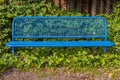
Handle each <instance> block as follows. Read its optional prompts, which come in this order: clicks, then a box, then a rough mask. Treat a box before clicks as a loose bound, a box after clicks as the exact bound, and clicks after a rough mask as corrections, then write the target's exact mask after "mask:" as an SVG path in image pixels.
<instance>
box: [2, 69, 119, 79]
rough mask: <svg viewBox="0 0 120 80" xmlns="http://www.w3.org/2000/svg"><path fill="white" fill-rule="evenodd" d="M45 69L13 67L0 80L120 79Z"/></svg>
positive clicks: (102, 75) (103, 75)
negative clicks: (15, 68)
mask: <svg viewBox="0 0 120 80" xmlns="http://www.w3.org/2000/svg"><path fill="white" fill-rule="evenodd" d="M44 71H45V73H44ZM44 71H40V72H36V73H35V72H32V71H25V72H19V71H16V70H14V69H12V70H8V71H6V72H5V73H3V74H2V75H1V76H0V80H120V77H119V78H114V79H112V78H110V77H109V76H108V75H107V74H101V75H100V76H94V75H91V74H87V73H70V72H69V71H68V72H62V71H61V70H57V71H56V72H50V71H47V70H44Z"/></svg>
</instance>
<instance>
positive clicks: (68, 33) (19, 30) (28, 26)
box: [12, 17, 106, 38]
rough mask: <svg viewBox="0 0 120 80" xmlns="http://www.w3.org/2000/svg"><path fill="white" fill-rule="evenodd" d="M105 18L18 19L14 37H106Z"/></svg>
mask: <svg viewBox="0 0 120 80" xmlns="http://www.w3.org/2000/svg"><path fill="white" fill-rule="evenodd" d="M104 21H105V19H104V18H103V17H17V18H15V19H14V20H13V24H12V28H13V36H14V37H21V38H22V37H23V38H24V37H28V38H29V37H35V38H38V37H41V38H50V37H51V38H58V37H59V38H65V37H75V38H77V37H78V38H79V37H105V35H106V31H105V29H106V24H105V23H104Z"/></svg>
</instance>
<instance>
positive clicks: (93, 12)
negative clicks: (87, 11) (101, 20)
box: [91, 0, 97, 16]
mask: <svg viewBox="0 0 120 80" xmlns="http://www.w3.org/2000/svg"><path fill="white" fill-rule="evenodd" d="M96 7H97V0H92V11H91V15H92V16H95V15H96Z"/></svg>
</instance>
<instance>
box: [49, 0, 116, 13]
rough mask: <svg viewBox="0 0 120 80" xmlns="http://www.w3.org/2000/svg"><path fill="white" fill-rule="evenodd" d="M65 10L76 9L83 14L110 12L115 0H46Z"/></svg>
mask: <svg viewBox="0 0 120 80" xmlns="http://www.w3.org/2000/svg"><path fill="white" fill-rule="evenodd" d="M48 1H50V2H52V3H54V4H56V5H58V6H59V8H63V9H65V10H67V11H78V12H81V13H85V14H91V15H96V14H100V13H103V14H105V13H106V14H110V13H111V12H112V11H113V4H114V3H115V0H48Z"/></svg>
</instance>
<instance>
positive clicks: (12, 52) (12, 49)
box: [12, 47, 15, 55]
mask: <svg viewBox="0 0 120 80" xmlns="http://www.w3.org/2000/svg"><path fill="white" fill-rule="evenodd" d="M14 53H15V52H14V47H12V54H13V55H14Z"/></svg>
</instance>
